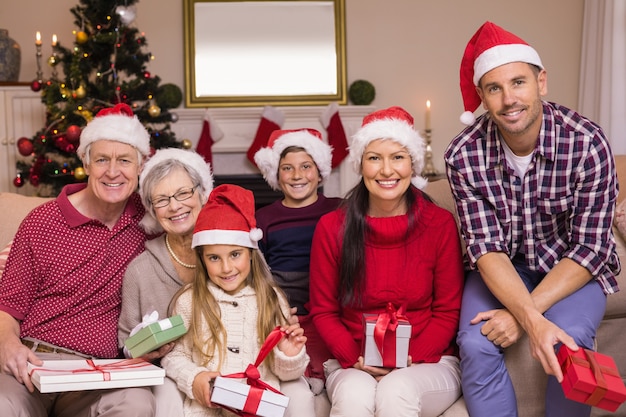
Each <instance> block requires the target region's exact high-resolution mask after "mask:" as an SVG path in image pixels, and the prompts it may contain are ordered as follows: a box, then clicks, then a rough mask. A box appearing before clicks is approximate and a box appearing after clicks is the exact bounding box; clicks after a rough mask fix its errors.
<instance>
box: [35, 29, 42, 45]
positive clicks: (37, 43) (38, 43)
mask: <svg viewBox="0 0 626 417" xmlns="http://www.w3.org/2000/svg"><path fill="white" fill-rule="evenodd" d="M35 45H37V46H41V32H39V31H37V33H36V34H35Z"/></svg>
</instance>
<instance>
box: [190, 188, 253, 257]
mask: <svg viewBox="0 0 626 417" xmlns="http://www.w3.org/2000/svg"><path fill="white" fill-rule="evenodd" d="M262 237H263V231H262V230H261V229H259V228H257V227H256V218H255V217H254V195H253V194H252V191H250V190H247V189H245V188H242V187H239V186H238V185H233V184H222V185H218V186H217V187H215V188H214V189H213V191H212V192H211V194H210V195H209V200H208V201H207V203H206V204H205V205H204V207H203V208H202V210H201V211H200V214H199V215H198V220H197V221H196V226H195V228H194V231H193V238H192V240H191V247H192V248H195V247H197V246H202V245H237V246H244V247H246V248H252V249H258V248H259V244H258V242H259V240H261V238H262Z"/></svg>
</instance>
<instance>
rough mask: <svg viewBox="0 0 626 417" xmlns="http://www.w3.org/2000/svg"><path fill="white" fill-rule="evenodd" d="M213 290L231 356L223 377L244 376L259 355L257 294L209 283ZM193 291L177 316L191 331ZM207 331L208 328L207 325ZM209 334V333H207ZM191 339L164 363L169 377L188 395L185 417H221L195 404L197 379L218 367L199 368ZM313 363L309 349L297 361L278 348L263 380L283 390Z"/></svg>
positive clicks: (178, 344) (213, 364)
mask: <svg viewBox="0 0 626 417" xmlns="http://www.w3.org/2000/svg"><path fill="white" fill-rule="evenodd" d="M208 286H209V290H210V291H211V293H212V294H213V296H214V297H215V299H216V300H218V302H219V304H220V307H221V315H222V321H223V323H224V327H226V331H227V334H228V337H227V347H228V349H227V353H226V358H225V360H224V362H223V363H222V365H221V369H220V373H221V374H222V375H227V374H230V373H236V372H243V371H244V370H245V369H246V367H247V366H248V365H249V364H251V363H254V361H255V360H256V356H257V354H258V352H259V349H260V345H259V342H258V332H257V313H258V308H257V302H256V296H255V293H254V290H253V289H252V288H251V287H249V286H247V287H245V288H244V289H243V290H241V291H240V292H239V293H237V294H236V295H234V296H233V295H229V294H226V293H225V292H224V291H222V290H221V289H220V288H219V287H217V286H216V285H214V284H212V283H210V282H209V284H208ZM281 308H282V310H283V314H285V316H286V317H289V307H288V304H287V301H286V300H285V299H284V298H283V297H281ZM191 311H192V310H191V291H185V292H184V293H183V294H182V295H181V296H180V297H179V298H178V300H177V302H176V305H175V313H176V314H180V315H181V316H182V318H183V321H184V323H185V325H186V326H187V327H189V322H190V319H191ZM205 328H206V325H205ZM207 334H208V329H207ZM192 346H193V344H192V341H191V337H190V336H188V335H186V336H183V337H182V338H180V339H178V341H177V342H176V345H175V347H174V349H173V350H172V351H171V352H170V353H169V354H167V355H166V356H165V357H164V358H163V359H162V361H161V364H162V365H163V368H165V371H166V373H167V375H168V376H169V377H170V378H172V379H173V380H174V381H176V383H177V385H178V388H179V389H180V390H181V391H182V392H184V393H185V394H186V396H187V397H186V398H185V404H184V409H185V416H220V415H224V414H222V411H223V410H221V409H217V408H206V407H203V406H201V405H200V403H198V402H197V401H195V400H194V396H193V392H192V385H193V380H194V378H195V377H196V375H197V374H198V373H200V372H203V371H216V370H217V369H218V364H217V363H216V361H215V360H212V361H211V362H210V363H209V364H208V365H207V366H206V367H201V366H199V365H198V363H200V360H199V357H198V355H197V353H196V352H194V351H193V347H192ZM308 362H309V356H308V355H307V354H306V351H305V349H304V348H303V349H302V351H301V352H300V353H299V354H298V355H296V356H293V357H288V356H286V355H285V354H284V353H282V352H281V351H279V350H278V349H277V348H275V349H274V366H273V367H272V369H269V368H268V367H267V366H266V364H265V363H263V364H261V365H260V366H259V372H260V373H261V379H262V380H263V381H264V382H266V383H268V384H270V385H272V386H273V387H275V388H276V389H280V381H291V380H294V379H297V378H299V377H301V376H302V375H303V374H304V370H305V369H306V366H307V364H308Z"/></svg>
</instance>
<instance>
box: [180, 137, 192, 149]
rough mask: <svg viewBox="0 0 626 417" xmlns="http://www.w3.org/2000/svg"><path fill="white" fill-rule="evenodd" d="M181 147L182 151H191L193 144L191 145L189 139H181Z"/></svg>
mask: <svg viewBox="0 0 626 417" xmlns="http://www.w3.org/2000/svg"><path fill="white" fill-rule="evenodd" d="M182 145H183V148H184V149H191V147H192V146H193V143H191V141H190V140H189V139H183V141H182Z"/></svg>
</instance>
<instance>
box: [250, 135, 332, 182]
mask: <svg viewBox="0 0 626 417" xmlns="http://www.w3.org/2000/svg"><path fill="white" fill-rule="evenodd" d="M290 146H298V147H300V148H304V150H305V152H306V153H308V154H309V155H310V156H311V158H313V162H315V165H317V169H318V170H319V172H320V176H321V177H322V181H321V182H320V185H322V183H323V182H324V181H325V180H326V179H327V178H328V176H329V175H330V171H331V167H330V163H331V160H332V151H333V148H331V147H330V146H329V145H328V144H326V143H325V142H324V141H323V140H322V134H321V133H320V132H318V131H317V130H315V129H295V130H275V131H273V132H272V134H271V135H270V138H269V139H268V141H267V147H265V148H261V149H259V150H258V151H257V152H256V153H255V154H254V162H255V163H256V165H257V167H259V170H260V171H261V173H262V174H263V178H265V181H267V184H268V185H269V186H270V187H272V189H274V190H276V191H279V190H280V186H279V185H278V164H279V162H280V155H281V154H282V153H283V151H284V150H285V149H287V148H288V147H290Z"/></svg>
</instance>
